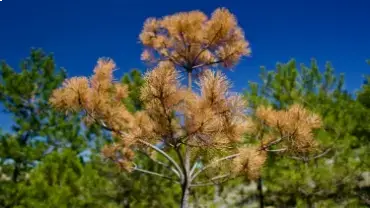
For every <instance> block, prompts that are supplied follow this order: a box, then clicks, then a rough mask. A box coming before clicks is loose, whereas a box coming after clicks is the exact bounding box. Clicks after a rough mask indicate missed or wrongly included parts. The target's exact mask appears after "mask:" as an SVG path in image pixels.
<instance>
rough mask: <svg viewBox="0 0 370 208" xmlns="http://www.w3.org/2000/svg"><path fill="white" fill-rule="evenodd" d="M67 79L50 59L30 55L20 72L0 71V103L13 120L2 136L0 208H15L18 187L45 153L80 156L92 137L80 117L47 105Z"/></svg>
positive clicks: (4, 68)
mask: <svg viewBox="0 0 370 208" xmlns="http://www.w3.org/2000/svg"><path fill="white" fill-rule="evenodd" d="M65 78H66V73H65V71H64V70H63V69H57V68H56V66H55V63H54V59H53V56H52V55H48V54H45V53H44V52H43V51H42V50H36V49H33V50H32V51H31V55H30V57H29V58H27V59H25V60H24V61H22V63H21V65H20V70H19V71H18V70H14V69H12V68H11V67H10V66H9V65H7V64H6V63H5V62H2V64H1V66H0V102H1V103H2V105H3V106H4V111H5V113H7V114H9V115H11V118H12V130H11V131H8V132H2V133H1V135H0V174H1V179H0V206H2V207H16V206H17V205H18V204H19V203H20V201H21V200H22V195H21V192H20V188H21V187H20V184H22V183H23V182H25V181H27V180H28V179H29V177H30V171H31V170H32V169H33V168H34V167H36V166H37V164H38V163H39V162H40V161H41V160H42V159H43V158H44V157H45V156H46V155H48V154H49V153H51V152H53V151H55V150H58V149H60V148H66V147H68V148H71V149H73V150H74V151H76V152H79V153H80V152H82V151H83V150H85V149H86V147H87V141H89V140H91V139H93V137H92V134H91V133H92V132H93V131H92V130H93V129H92V128H93V127H92V128H91V129H90V130H91V131H82V129H81V126H80V125H79V124H80V119H79V117H77V116H75V115H70V116H66V115H65V114H63V113H60V112H57V111H55V110H53V109H52V108H51V107H50V105H49V104H48V99H49V96H50V95H51V93H52V91H53V90H54V89H55V88H57V87H58V86H59V84H60V83H61V82H62V81H63V80H64V79H65Z"/></svg>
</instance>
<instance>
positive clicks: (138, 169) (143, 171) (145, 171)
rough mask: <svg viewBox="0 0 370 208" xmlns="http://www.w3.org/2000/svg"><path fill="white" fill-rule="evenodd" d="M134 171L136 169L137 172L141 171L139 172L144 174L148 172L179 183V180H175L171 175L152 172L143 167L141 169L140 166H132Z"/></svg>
mask: <svg viewBox="0 0 370 208" xmlns="http://www.w3.org/2000/svg"><path fill="white" fill-rule="evenodd" d="M134 171H138V172H141V173H146V174H149V175H155V176H159V177H161V178H165V179H168V180H171V181H173V182H175V183H180V182H179V181H177V180H176V179H174V178H171V177H168V176H165V175H163V174H160V173H156V172H153V171H149V170H144V169H141V168H138V167H134Z"/></svg>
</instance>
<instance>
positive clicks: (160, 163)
mask: <svg viewBox="0 0 370 208" xmlns="http://www.w3.org/2000/svg"><path fill="white" fill-rule="evenodd" d="M139 152H141V153H142V154H144V155H145V156H146V157H147V158H149V159H150V160H152V161H153V162H154V163H156V164H158V165H161V166H163V167H165V168H167V169H169V170H171V171H172V172H174V173H175V174H176V175H177V176H178V177H179V178H181V176H180V173H179V172H177V170H176V169H174V168H173V167H171V165H168V164H166V163H164V162H161V161H159V160H155V159H153V158H151V157H150V156H149V155H148V154H147V153H146V152H144V151H139Z"/></svg>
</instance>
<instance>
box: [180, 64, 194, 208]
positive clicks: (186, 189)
mask: <svg viewBox="0 0 370 208" xmlns="http://www.w3.org/2000/svg"><path fill="white" fill-rule="evenodd" d="M191 75H192V74H191V71H190V70H189V71H188V90H189V91H191V90H192V89H191V88H192V77H191ZM190 157H191V153H190V149H189V147H188V146H186V145H185V157H184V166H185V167H184V169H185V173H184V181H183V184H182V186H181V187H182V197H181V208H187V207H188V201H189V194H190Z"/></svg>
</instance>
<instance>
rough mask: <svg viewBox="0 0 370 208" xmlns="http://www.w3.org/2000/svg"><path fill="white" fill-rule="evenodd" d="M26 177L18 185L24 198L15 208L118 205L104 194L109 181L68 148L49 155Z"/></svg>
mask: <svg viewBox="0 0 370 208" xmlns="http://www.w3.org/2000/svg"><path fill="white" fill-rule="evenodd" d="M29 177H30V180H28V181H27V182H26V183H24V184H22V185H21V188H20V190H21V191H20V193H19V194H20V195H24V197H23V200H22V201H21V203H20V204H21V205H19V206H18V207H41V208H42V207H45V208H49V207H60V208H64V207H65V208H69V207H111V208H113V207H118V206H117V205H116V204H115V203H113V202H109V197H110V196H109V195H107V194H108V193H109V192H108V193H106V190H110V189H111V188H112V187H113V184H112V181H109V180H107V179H106V178H102V177H100V176H99V174H98V171H97V170H96V169H93V167H92V165H91V164H89V163H88V164H84V163H83V162H82V159H81V158H79V157H78V155H77V154H76V152H73V151H72V150H70V149H67V150H64V151H62V152H53V153H52V154H50V155H48V156H47V157H46V158H45V159H44V160H43V162H42V163H41V164H40V165H39V166H38V167H37V168H36V169H34V170H33V171H32V172H31V173H30V176H29ZM102 193H104V195H106V196H105V197H102Z"/></svg>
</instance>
